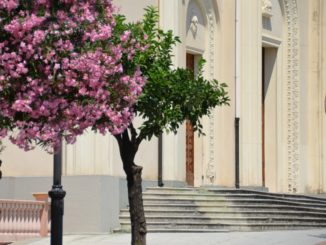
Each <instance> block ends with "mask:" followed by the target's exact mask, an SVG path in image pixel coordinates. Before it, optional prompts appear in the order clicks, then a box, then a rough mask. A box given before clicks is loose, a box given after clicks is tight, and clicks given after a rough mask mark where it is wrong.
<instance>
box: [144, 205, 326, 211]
mask: <svg viewBox="0 0 326 245" xmlns="http://www.w3.org/2000/svg"><path fill="white" fill-rule="evenodd" d="M144 208H145V209H147V208H150V209H162V208H164V209H166V210H171V209H178V210H193V211H217V212H218V211H227V210H232V211H247V210H259V211H263V210H272V211H278V210H284V211H285V210H289V211H291V210H296V211H309V212H325V209H320V208H312V207H300V206H291V205H278V204H274V205H260V204H250V205H248V204H247V205H241V204H238V205H235V204H228V205H224V204H223V205H221V204H220V205H216V204H201V205H197V204H184V203H182V204H179V203H166V204H160V203H147V204H146V205H144Z"/></svg>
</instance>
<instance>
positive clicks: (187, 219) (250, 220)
mask: <svg viewBox="0 0 326 245" xmlns="http://www.w3.org/2000/svg"><path fill="white" fill-rule="evenodd" d="M120 220H121V223H123V222H129V215H123V216H120ZM146 221H147V222H170V223H172V224H174V223H180V222H181V223H182V222H184V223H189V224H190V223H201V224H203V225H204V224H218V223H232V224H238V223H247V224H256V223H264V224H265V223H268V224H272V223H282V224H283V223H287V224H288V223H298V224H304V223H309V224H324V225H326V219H324V218H310V217H292V218H288V217H273V218H271V217H267V216H265V217H231V216H224V217H221V218H214V217H202V216H197V217H194V216H183V217H180V216H152V215H147V216H146Z"/></svg>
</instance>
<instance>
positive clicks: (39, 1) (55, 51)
mask: <svg viewBox="0 0 326 245" xmlns="http://www.w3.org/2000/svg"><path fill="white" fill-rule="evenodd" d="M23 2H25V4H23ZM52 2H54V1H50V0H36V1H18V0H5V1H1V2H0V18H1V20H0V119H1V121H3V122H5V123H4V125H0V137H5V136H6V135H7V134H8V133H10V139H11V141H12V142H13V143H14V144H16V145H18V146H19V147H21V148H23V149H25V150H30V149H32V148H33V147H34V145H35V143H36V144H42V145H44V146H45V147H46V148H47V150H49V151H51V150H52V149H53V148H56V147H57V146H59V145H60V140H61V139H62V138H64V139H65V140H66V141H67V142H68V143H74V142H75V140H76V137H77V136H78V135H80V134H82V133H83V132H84V130H85V129H87V128H89V127H92V128H93V129H94V130H98V131H100V132H101V133H103V134H105V133H107V132H110V133H112V134H119V133H121V132H123V131H124V130H125V129H126V127H128V124H129V123H130V121H131V120H132V119H133V116H134V114H133V110H132V107H133V105H134V104H135V102H136V100H137V98H138V96H139V95H140V94H141V92H142V87H143V85H144V82H145V79H144V77H143V76H142V74H141V72H140V70H139V69H138V68H133V69H130V68H125V67H124V61H123V60H131V59H132V58H133V55H134V54H135V52H141V51H142V50H144V48H146V47H143V46H142V45H141V44H140V43H137V42H136V41H135V40H134V39H133V38H132V37H131V33H130V31H126V32H125V33H123V34H122V35H119V36H118V37H115V36H114V35H115V34H114V28H115V20H114V17H113V13H114V10H115V9H114V6H113V5H112V3H111V1H110V0H84V1H72V0H60V1H59V4H57V6H52V5H51V3H52Z"/></svg>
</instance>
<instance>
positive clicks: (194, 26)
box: [190, 15, 199, 36]
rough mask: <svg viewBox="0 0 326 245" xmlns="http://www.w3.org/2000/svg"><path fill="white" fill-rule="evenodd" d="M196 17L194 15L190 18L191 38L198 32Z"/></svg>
mask: <svg viewBox="0 0 326 245" xmlns="http://www.w3.org/2000/svg"><path fill="white" fill-rule="evenodd" d="M198 22H199V21H198V17H197V16H196V15H194V16H193V17H192V18H191V24H190V29H191V32H192V35H193V36H196V34H197V31H198Z"/></svg>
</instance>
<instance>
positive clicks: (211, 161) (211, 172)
mask: <svg viewBox="0 0 326 245" xmlns="http://www.w3.org/2000/svg"><path fill="white" fill-rule="evenodd" d="M207 19H208V32H209V47H208V52H209V54H208V59H209V76H210V78H211V79H212V78H214V64H215V28H214V27H215V26H214V21H215V20H214V9H213V8H211V9H209V11H208V14H207ZM213 113H214V112H213ZM214 121H215V120H214V115H211V116H210V117H209V147H208V148H209V158H208V163H207V169H206V177H207V178H208V179H209V181H210V183H211V184H214V181H215V179H216V169H215V156H214V155H215V137H214V136H215V122H214Z"/></svg>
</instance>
